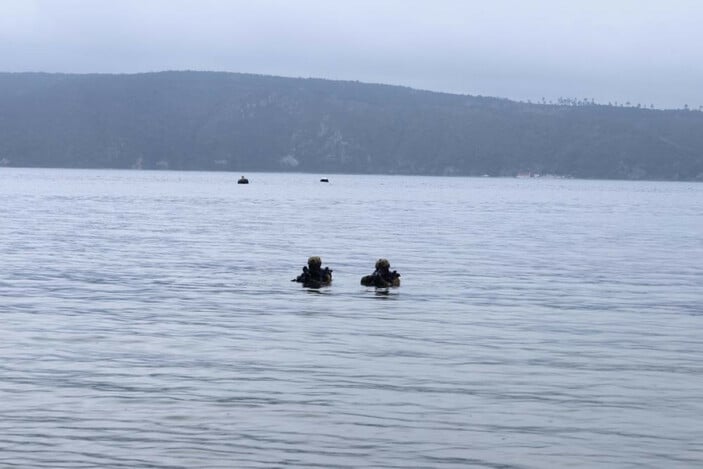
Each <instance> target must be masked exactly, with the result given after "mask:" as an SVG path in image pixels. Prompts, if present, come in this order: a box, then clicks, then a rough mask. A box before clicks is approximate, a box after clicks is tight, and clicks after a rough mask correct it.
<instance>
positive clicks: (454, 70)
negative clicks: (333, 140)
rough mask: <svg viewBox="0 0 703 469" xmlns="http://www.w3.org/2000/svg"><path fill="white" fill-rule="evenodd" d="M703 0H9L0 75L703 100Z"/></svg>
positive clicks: (2, 11)
mask: <svg viewBox="0 0 703 469" xmlns="http://www.w3.org/2000/svg"><path fill="white" fill-rule="evenodd" d="M702 44H703V2H702V1H699V0H657V1H653V0H608V1H605V0H583V1H578V0H576V1H573V0H561V1H557V0H536V1H528V0H525V1H518V0H484V1H470V0H466V1H461V0H434V1H432V0H426V1H416V0H405V1H402V0H376V1H371V0H355V1H351V0H349V1H333V0H328V1H323V0H297V1H294V0H288V1H284V0H249V1H235V0H232V1H224V0H220V1H215V0H193V1H186V0H119V1H118V0H83V1H79V0H54V1H51V0H0V71H48V72H79V73H85V72H105V73H122V72H125V73H133V72H145V71H157V70H184V69H188V70H223V71H233V72H250V73H263V74H271V75H282V76H300V77H320V78H331V79H344V80H359V81H365V82H376V83H390V84H400V85H406V86H412V87H415V88H423V89H431V90H437V91H448V92H454V93H466V94H474V95H475V94H480V95H484V96H500V97H507V98H511V99H521V100H527V99H530V100H533V101H536V100H539V99H541V97H545V98H546V99H548V100H556V99H557V98H558V97H560V96H563V97H575V98H589V99H590V98H594V99H595V100H596V101H598V102H604V103H607V102H609V101H618V102H626V101H630V102H631V103H633V104H636V103H641V104H642V105H647V106H648V105H649V104H654V105H655V106H657V107H682V106H683V105H684V104H688V105H689V106H691V107H693V108H698V106H700V105H703V86H701V83H703V46H702Z"/></svg>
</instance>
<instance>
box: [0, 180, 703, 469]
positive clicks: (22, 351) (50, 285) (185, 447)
mask: <svg viewBox="0 0 703 469" xmlns="http://www.w3.org/2000/svg"><path fill="white" fill-rule="evenodd" d="M239 176H240V174H232V173H181V172H138V171H88V170H80V171H77V170H48V169H47V170H29V169H2V170H0V200H1V201H2V203H1V204H0V220H1V222H0V266H1V267H2V270H0V332H1V334H2V335H1V337H2V340H1V341H0V357H1V358H2V360H0V397H1V399H0V466H18V467H51V468H60V467H72V468H74V467H153V468H175V467H184V468H185V467H213V468H214V467H223V468H225V467H227V468H229V467H257V466H260V467H282V466H286V467H288V466H301V467H315V466H320V467H360V466H367V467H368V466H371V467H467V466H475V467H491V468H498V467H500V468H513V467H514V468H543V467H594V466H601V467H633V468H635V467H637V468H642V467H651V468H660V467H697V466H698V465H699V464H700V463H701V461H703V443H701V442H703V425H702V424H701V421H703V400H702V399H701V398H700V396H701V389H703V365H702V363H703V338H701V334H700V331H701V330H703V280H702V279H703V275H702V274H703V268H702V267H701V262H700V261H701V259H703V234H702V233H703V185H701V184H687V183H661V182H621V181H608V182H605V181H577V180H517V179H492V178H430V177H400V176H353V175H345V176H342V175H325V176H326V177H329V179H330V183H329V184H323V183H320V182H319V179H320V176H317V175H309V174H246V176H247V177H248V178H249V180H250V181H251V183H250V184H249V185H237V184H236V180H237V179H238V177H239ZM311 255H319V256H321V257H322V260H323V265H328V266H329V267H330V268H332V269H333V270H334V282H333V285H332V287H330V288H327V289H323V290H321V291H319V292H310V291H307V290H305V289H303V288H302V287H301V286H300V284H297V283H294V282H291V281H290V280H291V279H292V278H294V277H295V276H296V275H298V273H299V272H300V269H301V267H302V266H303V265H304V264H305V261H306V259H307V257H308V256H311ZM379 257H387V258H388V259H389V260H390V262H391V265H392V267H393V268H394V269H397V270H398V271H399V272H400V273H401V274H402V278H401V280H402V286H401V287H400V288H399V289H397V290H394V291H392V292H391V293H390V294H389V295H380V294H377V293H376V292H375V291H374V290H373V289H367V288H365V287H362V286H360V285H359V278H360V277H361V276H362V275H365V274H368V273H370V272H371V271H372V270H373V264H374V261H375V260H376V259H377V258H379Z"/></svg>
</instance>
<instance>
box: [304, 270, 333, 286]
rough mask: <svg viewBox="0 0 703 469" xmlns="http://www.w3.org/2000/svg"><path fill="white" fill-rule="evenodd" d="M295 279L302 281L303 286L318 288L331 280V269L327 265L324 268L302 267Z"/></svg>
mask: <svg viewBox="0 0 703 469" xmlns="http://www.w3.org/2000/svg"><path fill="white" fill-rule="evenodd" d="M295 281H296V282H300V283H302V284H303V286H304V287H309V288H319V287H321V286H322V285H327V284H328V283H330V282H331V281H332V271H331V270H330V269H329V267H325V268H324V269H320V268H316V269H309V268H308V267H303V273H302V274H300V275H298V277H297V278H296V279H295Z"/></svg>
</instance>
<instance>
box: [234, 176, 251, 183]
mask: <svg viewBox="0 0 703 469" xmlns="http://www.w3.org/2000/svg"><path fill="white" fill-rule="evenodd" d="M237 184H249V179H247V178H245V177H244V176H242V177H240V178H239V180H238V181H237Z"/></svg>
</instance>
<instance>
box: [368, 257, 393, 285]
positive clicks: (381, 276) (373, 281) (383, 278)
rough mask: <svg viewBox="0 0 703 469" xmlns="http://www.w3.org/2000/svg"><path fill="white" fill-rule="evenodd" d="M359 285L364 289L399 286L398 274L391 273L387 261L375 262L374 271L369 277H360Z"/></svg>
mask: <svg viewBox="0 0 703 469" xmlns="http://www.w3.org/2000/svg"><path fill="white" fill-rule="evenodd" d="M361 284H362V285H364V286H365V287H376V288H388V287H399V286H400V274H399V273H398V272H396V271H395V270H394V271H392V272H391V264H390V262H388V259H379V260H377V261H376V270H374V271H373V273H372V274H371V275H364V276H363V277H361Z"/></svg>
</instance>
